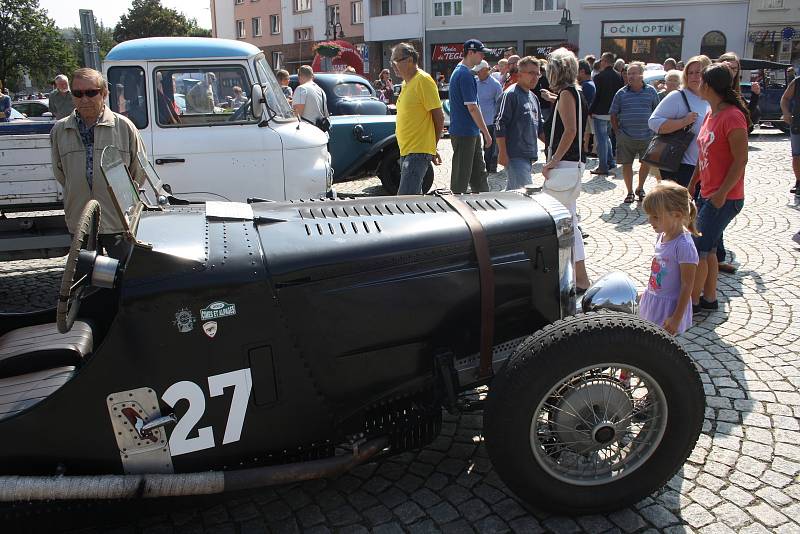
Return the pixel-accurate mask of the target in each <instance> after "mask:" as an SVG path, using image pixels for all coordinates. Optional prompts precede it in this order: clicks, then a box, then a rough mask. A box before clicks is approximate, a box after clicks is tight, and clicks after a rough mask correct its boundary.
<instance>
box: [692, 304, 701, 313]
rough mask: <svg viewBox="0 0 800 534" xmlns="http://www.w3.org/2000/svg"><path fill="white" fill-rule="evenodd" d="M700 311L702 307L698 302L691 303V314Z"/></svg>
mask: <svg viewBox="0 0 800 534" xmlns="http://www.w3.org/2000/svg"><path fill="white" fill-rule="evenodd" d="M701 311H703V307H702V306H701V305H700V304H694V303H692V315H695V314H697V313H700V312H701Z"/></svg>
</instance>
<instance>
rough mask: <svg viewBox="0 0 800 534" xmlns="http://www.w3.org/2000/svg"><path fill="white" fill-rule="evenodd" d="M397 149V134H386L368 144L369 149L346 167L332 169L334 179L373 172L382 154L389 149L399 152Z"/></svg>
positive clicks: (354, 176) (344, 178)
mask: <svg viewBox="0 0 800 534" xmlns="http://www.w3.org/2000/svg"><path fill="white" fill-rule="evenodd" d="M399 150H400V149H399V147H398V146H397V136H396V135H394V134H393V135H389V136H386V137H384V138H383V139H381V140H380V141H378V142H376V143H374V144H372V145H370V147H369V149H368V150H366V151H365V152H364V153H363V154H361V156H360V157H359V158H358V159H356V160H355V161H354V162H353V163H352V164H351V165H350V166H348V167H347V168H345V169H342V170H341V171H340V170H339V169H334V170H335V171H336V179H335V181H336V182H341V181H344V180H346V179H350V178H357V177H359V176H364V175H367V174H375V172H376V171H377V169H378V166H379V165H380V163H381V160H383V158H384V156H385V155H386V154H388V153H389V152H391V151H398V152H399Z"/></svg>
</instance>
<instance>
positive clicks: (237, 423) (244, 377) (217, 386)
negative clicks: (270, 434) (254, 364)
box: [208, 369, 253, 445]
mask: <svg viewBox="0 0 800 534" xmlns="http://www.w3.org/2000/svg"><path fill="white" fill-rule="evenodd" d="M228 386H233V399H232V400H231V409H230V412H228V423H227V424H226V425H225V436H224V437H223V438H222V444H223V445H225V444H226V443H233V442H234V441H239V439H240V438H241V437H242V427H243V426H244V414H245V412H247V402H248V401H249V400H250V390H251V389H253V381H252V379H251V377H250V369H239V370H238V371H231V372H230V373H223V374H221V375H214V376H209V377H208V392H209V394H210V396H212V397H217V396H219V395H222V393H223V390H224V389H225V388H226V387H228Z"/></svg>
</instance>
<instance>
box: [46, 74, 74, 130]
mask: <svg viewBox="0 0 800 534" xmlns="http://www.w3.org/2000/svg"><path fill="white" fill-rule="evenodd" d="M55 84H56V88H55V90H53V92H52V93H50V94H49V95H48V98H49V103H48V107H49V108H50V113H52V114H53V118H54V119H55V120H60V119H63V118H64V117H66V116H67V115H69V114H70V113H72V110H73V109H75V103H74V102H73V101H72V92H71V91H70V90H69V79H67V77H66V76H64V75H63V74H59V75H58V76H56V79H55Z"/></svg>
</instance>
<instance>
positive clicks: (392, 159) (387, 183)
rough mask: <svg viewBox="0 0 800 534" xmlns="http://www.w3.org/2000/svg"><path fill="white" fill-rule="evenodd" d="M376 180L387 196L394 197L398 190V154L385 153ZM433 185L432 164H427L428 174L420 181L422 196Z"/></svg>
mask: <svg viewBox="0 0 800 534" xmlns="http://www.w3.org/2000/svg"><path fill="white" fill-rule="evenodd" d="M378 178H380V180H381V185H383V188H384V189H385V190H386V194H388V195H396V194H397V190H398V189H399V188H400V152H398V151H397V150H392V151H389V152H387V153H386V155H385V156H384V157H383V159H382V160H381V164H380V167H379V168H378ZM432 185H433V164H432V163H429V164H428V172H426V173H425V178H423V179H422V194H423V195H424V194H426V193H427V192H428V191H430V190H431V186H432Z"/></svg>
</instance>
